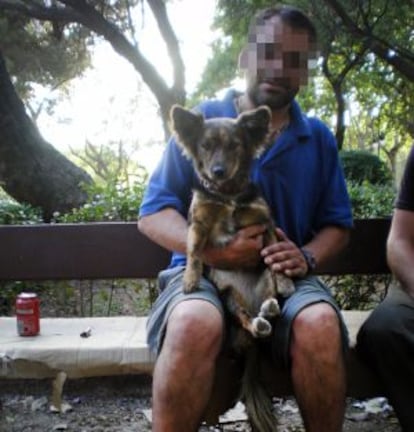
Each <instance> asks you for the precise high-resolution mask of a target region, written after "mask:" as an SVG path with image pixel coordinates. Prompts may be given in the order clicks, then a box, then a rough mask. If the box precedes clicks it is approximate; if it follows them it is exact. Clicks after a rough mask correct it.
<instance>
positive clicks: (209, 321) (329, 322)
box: [138, 7, 352, 432]
mask: <svg viewBox="0 0 414 432" xmlns="http://www.w3.org/2000/svg"><path fill="white" fill-rule="evenodd" d="M315 43H316V33H315V29H314V27H313V25H312V23H311V22H310V21H309V20H308V18H307V17H306V16H304V15H303V14H302V13H301V12H300V11H298V10H296V9H293V8H291V7H277V8H271V9H266V10H264V11H262V12H259V14H258V15H257V16H256V17H255V19H254V20H253V22H252V25H251V26H250V30H249V41H248V44H247V45H246V47H245V49H244V50H243V52H242V54H241V56H240V66H241V67H242V68H243V69H244V70H245V74H246V84H247V88H246V92H245V93H243V94H240V93H237V92H235V91H229V92H228V94H227V95H226V96H225V98H224V99H223V100H216V101H207V102H205V103H203V104H201V105H200V107H198V109H199V110H200V111H201V112H202V113H203V114H204V116H205V117H236V116H237V115H238V113H239V112H242V111H245V110H248V109H251V108H254V107H256V106H259V105H262V104H266V105H268V106H269V107H270V108H271V110H272V122H271V132H272V137H271V140H272V145H271V147H270V148H269V149H268V151H267V152H266V153H265V154H263V155H262V156H261V157H260V158H259V159H258V160H257V161H256V163H255V165H254V168H253V170H252V173H251V177H252V180H253V181H254V182H255V183H256V184H257V185H258V187H259V188H260V190H261V192H262V194H263V196H264V197H265V199H266V200H267V202H268V204H269V205H270V207H271V209H272V212H273V216H274V219H275V221H277V224H278V226H279V227H280V228H279V229H278V230H277V233H278V236H279V237H280V239H281V241H280V242H278V243H275V244H273V245H270V246H268V247H266V248H263V245H262V233H263V232H264V227H262V226H251V227H247V228H245V229H242V230H240V231H239V232H238V233H237V234H236V235H235V237H234V239H233V241H231V242H230V244H229V245H228V246H226V247H223V248H220V249H213V248H211V247H207V248H206V249H205V251H204V257H203V258H204V263H205V264H206V265H212V266H214V267H222V268H229V267H231V266H236V267H242V266H246V267H249V266H252V265H256V264H257V263H258V261H259V260H260V259H263V260H264V262H265V263H266V264H267V265H268V266H269V267H270V268H271V269H272V270H273V271H279V272H284V273H285V274H286V275H287V276H289V277H292V278H294V280H295V288H296V292H295V293H294V294H293V295H292V296H291V297H290V298H288V299H287V300H286V301H284V302H283V299H282V314H281V317H280V318H279V319H278V320H277V323H276V329H275V334H274V336H272V341H273V342H274V346H275V349H276V355H275V360H277V361H279V362H280V361H281V362H283V364H284V365H285V366H286V369H287V373H290V374H291V377H292V382H293V386H294V391H295V396H296V398H297V401H298V404H299V407H300V410H301V414H302V417H303V420H304V423H305V427H306V430H307V431H308V432H313V431H317V432H324V431H325V432H338V431H340V430H342V422H343V416H344V409H345V370H344V360H343V351H344V347H345V346H346V345H347V340H346V330H345V327H344V325H343V322H342V320H341V317H340V312H339V310H338V307H337V306H336V304H335V302H334V300H333V299H332V297H331V295H330V293H329V292H328V290H327V289H326V287H324V286H323V285H322V284H321V282H320V281H319V280H318V279H317V278H315V277H313V276H311V275H310V273H311V272H312V270H314V268H315V267H316V268H317V267H318V266H319V265H321V264H322V263H323V262H325V261H326V260H327V259H328V258H329V257H331V256H332V255H334V254H336V253H338V252H339V251H340V250H341V249H342V248H343V247H344V245H345V244H346V242H347V239H348V231H349V228H350V227H351V225H352V217H351V210H350V204H349V198H348V195H347V192H346V187H345V182H344V178H343V174H342V170H341V168H340V166H339V162H338V154H337V149H336V143H335V140H334V138H333V135H332V133H331V132H330V131H329V130H328V129H327V128H326V126H325V125H323V124H322V123H321V122H320V121H319V120H317V119H311V118H307V117H306V116H305V115H304V114H303V113H302V112H301V110H300V108H299V106H298V104H297V103H296V101H295V100H294V98H295V96H296V94H297V92H298V90H299V88H300V86H301V85H303V84H305V82H306V78H307V75H308V65H309V64H310V63H311V61H312V60H314V57H315ZM195 181H197V179H196V178H195V174H194V170H193V168H192V166H191V164H190V162H189V161H188V160H186V159H185V157H184V156H183V155H182V154H181V152H180V151H179V149H178V148H177V146H176V144H175V142H174V141H173V140H170V142H169V143H168V147H167V149H166V152H165V154H164V156H163V159H162V160H161V162H160V164H159V166H158V168H157V169H156V170H155V172H154V174H153V175H152V178H151V180H150V182H149V185H148V188H147V191H146V194H145V196H144V199H143V203H142V206H141V209H140V218H139V222H138V224H139V229H140V230H141V231H142V232H143V233H145V234H146V235H147V236H148V237H149V238H151V239H152V240H153V241H155V242H156V243H159V244H160V245H162V246H163V247H165V248H167V249H169V250H171V251H173V255H172V261H171V265H170V268H169V269H167V270H166V271H164V272H162V273H161V274H160V277H159V284H160V288H161V290H162V293H161V295H160V297H159V298H158V300H157V302H156V304H155V305H154V308H153V310H152V312H151V315H150V317H149V323H148V342H149V344H150V346H151V347H152V348H153V349H154V350H156V351H157V352H158V358H157V362H156V365H155V370H154V377H153V430H154V431H156V432H157V431H158V432H161V431H162V432H172V431H177V432H178V431H179V432H182V431H196V430H197V429H198V426H199V424H200V422H201V420H202V418H203V413H204V411H205V408H206V405H207V403H208V401H209V398H210V394H211V391H212V381H213V378H214V374H215V366H216V362H217V359H218V356H219V354H220V351H221V348H222V345H223V340H224V339H225V337H226V328H225V325H224V320H223V307H222V305H221V302H220V300H219V299H218V297H217V291H216V289H215V288H214V286H212V284H211V283H210V282H209V281H208V280H206V279H203V280H202V281H201V283H200V287H199V290H197V291H196V292H195V293H192V294H183V293H182V279H181V278H182V274H183V266H184V265H185V252H186V237H187V221H186V217H187V211H188V206H189V203H190V200H191V188H192V185H193V183H194V182H195ZM301 248H302V249H301Z"/></svg>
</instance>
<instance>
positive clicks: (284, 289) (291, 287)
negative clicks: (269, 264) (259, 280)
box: [275, 273, 295, 297]
mask: <svg viewBox="0 0 414 432" xmlns="http://www.w3.org/2000/svg"><path fill="white" fill-rule="evenodd" d="M275 278H276V280H275V282H276V289H277V293H278V294H280V295H281V296H282V297H289V296H290V295H292V294H293V293H294V292H295V284H294V283H293V281H292V279H290V278H288V277H287V276H285V275H283V274H280V273H276V275H275Z"/></svg>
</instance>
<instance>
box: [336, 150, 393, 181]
mask: <svg viewBox="0 0 414 432" xmlns="http://www.w3.org/2000/svg"><path fill="white" fill-rule="evenodd" d="M340 158H341V161H342V166H343V168H344V173H345V177H346V179H347V180H348V181H350V182H354V183H358V184H361V183H363V182H369V183H371V184H378V185H385V184H391V182H392V173H391V170H390V169H389V168H388V167H387V165H386V164H385V163H384V162H383V161H382V160H381V159H380V158H379V157H378V156H376V155H374V154H372V153H370V152H368V151H362V150H358V151H357V150H347V151H345V150H342V151H341V152H340Z"/></svg>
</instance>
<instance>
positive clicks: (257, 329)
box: [252, 317, 272, 337]
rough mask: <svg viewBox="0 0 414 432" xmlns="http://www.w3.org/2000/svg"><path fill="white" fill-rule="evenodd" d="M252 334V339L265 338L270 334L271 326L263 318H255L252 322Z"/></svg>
mask: <svg viewBox="0 0 414 432" xmlns="http://www.w3.org/2000/svg"><path fill="white" fill-rule="evenodd" d="M252 332H253V333H252V334H253V336H254V337H266V336H269V335H270V333H272V326H271V325H270V323H269V321H267V320H266V319H265V318H262V317H256V318H254V319H253V321H252Z"/></svg>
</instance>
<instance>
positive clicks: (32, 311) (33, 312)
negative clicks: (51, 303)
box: [16, 292, 40, 336]
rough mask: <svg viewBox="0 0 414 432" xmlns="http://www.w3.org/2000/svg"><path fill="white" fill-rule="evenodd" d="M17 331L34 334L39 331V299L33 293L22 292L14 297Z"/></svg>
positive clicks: (22, 333)
mask: <svg viewBox="0 0 414 432" xmlns="http://www.w3.org/2000/svg"><path fill="white" fill-rule="evenodd" d="M16 318H17V333H18V334H19V335H20V336H36V335H37V334H39V331H40V307H39V299H38V297H37V295H36V294H35V293H28V292H23V293H21V294H19V295H18V296H17V299H16Z"/></svg>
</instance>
